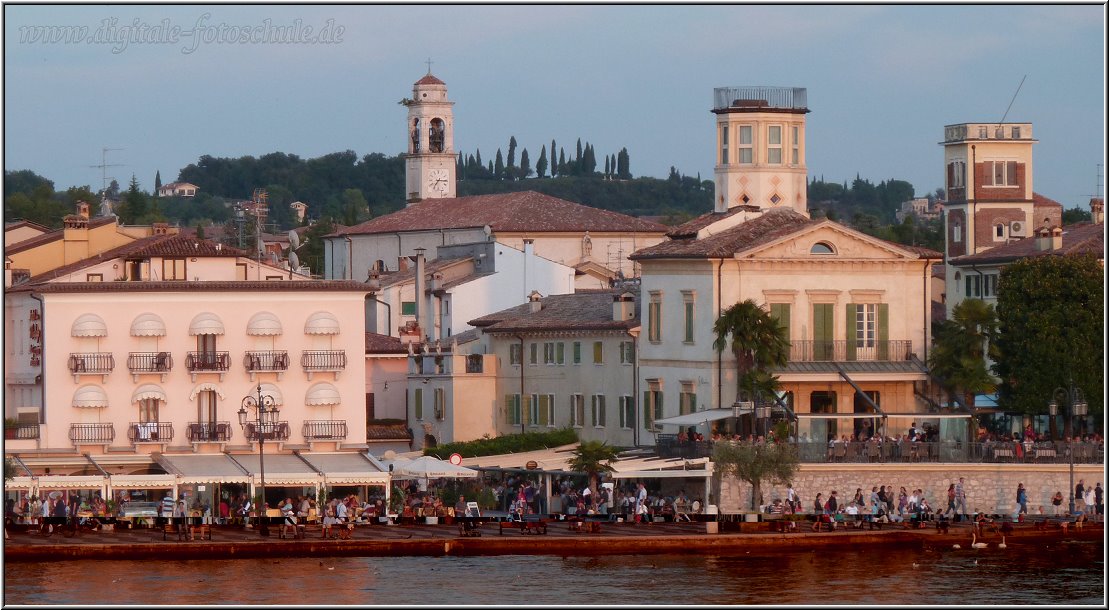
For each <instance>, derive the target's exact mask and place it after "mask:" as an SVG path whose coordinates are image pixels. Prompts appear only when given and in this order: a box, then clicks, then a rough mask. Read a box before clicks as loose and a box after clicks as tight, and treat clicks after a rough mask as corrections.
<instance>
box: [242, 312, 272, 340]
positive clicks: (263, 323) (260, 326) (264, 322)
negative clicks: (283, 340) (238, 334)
mask: <svg viewBox="0 0 1109 610" xmlns="http://www.w3.org/2000/svg"><path fill="white" fill-rule="evenodd" d="M246 334H248V335H255V336H268V335H280V334H281V320H278V319H277V316H275V315H273V314H272V313H270V312H268V311H259V312H258V313H256V314H254V315H253V316H251V317H250V321H249V322H247V323H246Z"/></svg>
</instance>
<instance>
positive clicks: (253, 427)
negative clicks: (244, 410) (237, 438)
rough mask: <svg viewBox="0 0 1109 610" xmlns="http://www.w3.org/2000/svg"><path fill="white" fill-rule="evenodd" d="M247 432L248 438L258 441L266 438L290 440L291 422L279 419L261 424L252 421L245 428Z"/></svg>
mask: <svg viewBox="0 0 1109 610" xmlns="http://www.w3.org/2000/svg"><path fill="white" fill-rule="evenodd" d="M244 432H245V433H246V440H248V441H250V442H252V443H256V442H258V440H259V439H260V438H261V439H264V440H267V441H287V440H289V422H287V421H279V422H274V423H272V424H261V426H260V427H259V425H258V424H257V423H254V422H251V423H248V424H247V425H246V427H245V429H244Z"/></svg>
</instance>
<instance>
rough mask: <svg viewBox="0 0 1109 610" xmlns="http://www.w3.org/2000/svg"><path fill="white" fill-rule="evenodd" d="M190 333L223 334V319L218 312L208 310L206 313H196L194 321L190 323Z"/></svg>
mask: <svg viewBox="0 0 1109 610" xmlns="http://www.w3.org/2000/svg"><path fill="white" fill-rule="evenodd" d="M189 334H190V335H222V334H223V320H220V317H219V316H217V315H216V314H214V313H212V312H210V311H206V312H204V313H198V314H196V317H195V318H193V321H192V322H190V323H189Z"/></svg>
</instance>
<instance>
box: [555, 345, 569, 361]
mask: <svg viewBox="0 0 1109 610" xmlns="http://www.w3.org/2000/svg"><path fill="white" fill-rule="evenodd" d="M555 362H556V363H558V364H566V344H565V343H559V344H557V345H556V346H555Z"/></svg>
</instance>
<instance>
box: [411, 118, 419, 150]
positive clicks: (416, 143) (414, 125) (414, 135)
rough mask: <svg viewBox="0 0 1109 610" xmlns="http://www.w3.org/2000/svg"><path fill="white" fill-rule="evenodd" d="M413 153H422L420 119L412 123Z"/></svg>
mask: <svg viewBox="0 0 1109 610" xmlns="http://www.w3.org/2000/svg"><path fill="white" fill-rule="evenodd" d="M412 152H414V153H418V152H420V119H414V120H413V121H412Z"/></svg>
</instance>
